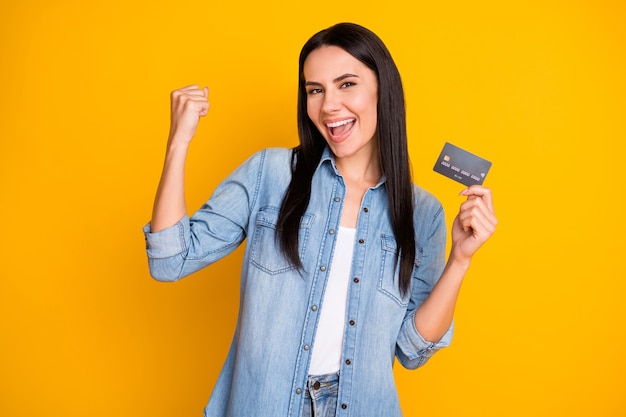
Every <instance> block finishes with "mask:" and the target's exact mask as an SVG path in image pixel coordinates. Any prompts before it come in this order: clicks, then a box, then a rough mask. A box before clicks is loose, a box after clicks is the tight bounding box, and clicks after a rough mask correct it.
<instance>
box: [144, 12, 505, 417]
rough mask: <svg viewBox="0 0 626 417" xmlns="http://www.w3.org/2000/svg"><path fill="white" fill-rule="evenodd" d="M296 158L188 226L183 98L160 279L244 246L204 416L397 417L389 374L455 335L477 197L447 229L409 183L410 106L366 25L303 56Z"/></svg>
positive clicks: (152, 259) (161, 235)
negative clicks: (229, 327)
mask: <svg viewBox="0 0 626 417" xmlns="http://www.w3.org/2000/svg"><path fill="white" fill-rule="evenodd" d="M299 70H300V79H299V90H298V128H299V135H300V145H299V146H298V147H296V148H295V149H266V150H263V151H260V152H258V153H256V154H255V155H253V156H252V157H251V158H250V159H248V161H246V162H245V163H244V164H243V165H241V166H240V167H239V168H238V169H236V170H235V171H234V172H233V173H232V174H231V175H230V176H229V177H228V178H227V179H226V180H225V181H224V182H223V183H222V184H220V185H219V186H218V187H217V189H216V190H215V192H214V194H213V195H212V196H211V198H210V199H209V200H208V202H207V203H206V204H205V205H203V207H202V208H200V210H198V211H197V212H196V213H195V214H194V215H193V216H192V217H191V218H189V217H187V209H186V206H185V197H184V192H183V190H184V175H183V173H184V165H185V159H186V155H187V150H188V146H189V143H190V141H191V140H192V138H193V136H194V134H195V130H196V126H197V124H198V121H199V118H200V117H202V116H204V115H206V114H207V111H208V109H209V102H208V90H207V89H206V88H199V87H198V86H190V87H185V88H182V89H180V90H177V91H174V92H173V93H172V118H171V130H170V134H169V141H168V146H167V153H166V158H165V165H164V169H163V174H162V178H161V181H160V184H159V188H158V191H157V196H156V199H155V204H154V212H153V216H152V221H151V223H150V224H148V225H147V226H146V227H145V229H144V231H145V234H146V241H147V252H148V259H149V265H150V271H151V273H152V275H153V276H154V277H155V278H156V279H158V280H164V281H175V280H178V279H179V278H181V277H183V276H186V275H189V274H191V273H193V272H194V271H197V270H199V269H201V268H203V267H205V266H207V265H209V264H210V263H212V262H215V261H217V260H218V259H220V258H222V257H223V256H225V255H227V254H228V253H230V252H231V251H232V250H233V249H235V248H236V247H237V246H238V245H239V244H240V243H242V242H243V241H244V240H247V243H246V250H245V254H244V261H243V266H242V272H241V297H240V299H241V306H240V310H239V318H238V323H237V328H236V332H235V336H234V339H233V343H232V346H231V349H230V351H229V354H228V357H227V358H226V363H225V364H224V367H223V369H222V372H221V374H220V377H219V379H218V381H217V384H216V386H215V388H214V390H213V393H212V396H211V399H210V401H209V404H208V405H207V407H206V409H205V416H211V417H217V416H220V417H221V416H237V417H249V416H256V417H276V416H296V417H300V416H315V417H327V416H335V415H337V416H353V417H366V416H367V417H370V416H385V417H393V416H400V415H402V412H401V410H400V406H399V401H398V395H397V392H396V387H395V383H394V378H393V371H392V366H393V363H394V360H395V358H397V360H398V361H399V362H400V363H401V364H402V365H403V366H405V367H407V368H411V369H413V368H417V367H419V366H421V365H423V364H424V363H425V362H426V361H427V360H428V359H429V358H430V357H431V356H432V355H433V354H434V353H435V352H436V351H437V350H438V349H440V348H442V347H444V346H447V345H448V344H449V343H450V339H451V336H452V318H453V312H454V308H455V303H456V300H457V297H458V294H459V290H460V287H461V283H462V281H463V277H464V275H465V273H466V271H467V269H468V267H469V264H470V260H471V258H472V256H473V254H474V253H475V252H476V251H477V250H478V248H479V247H480V246H481V245H482V244H483V243H484V242H485V241H486V240H487V239H488V238H489V236H490V235H491V234H492V233H493V232H494V231H495V226H496V223H497V220H496V218H495V215H494V212H493V205H492V202H491V192H490V190H489V189H487V188H484V187H480V186H472V187H469V188H467V189H465V190H463V191H462V192H461V194H462V195H463V196H466V197H467V200H466V201H465V202H464V203H463V204H462V205H461V207H460V211H459V214H458V215H457V217H456V218H455V220H454V224H453V225H452V245H451V252H450V254H449V257H448V260H447V262H446V256H445V252H444V251H445V247H446V244H445V239H446V230H445V224H444V221H445V219H444V214H443V210H442V207H441V205H440V204H439V202H438V201H437V200H436V199H435V198H434V197H433V196H431V195H430V194H428V193H427V192H426V191H424V190H422V189H421V188H419V187H417V186H415V185H413V184H412V182H411V176H410V166H409V158H408V152H407V138H406V121H405V108H404V93H403V90H402V84H401V81H400V75H399V73H398V70H397V68H396V66H395V64H394V62H393V60H392V58H391V56H390V54H389V52H388V50H387V48H386V47H385V46H384V44H383V43H382V41H381V40H380V39H379V38H378V37H377V36H376V35H375V34H373V33H372V32H370V31H369V30H367V29H365V28H363V27H361V26H358V25H355V24H348V23H343V24H338V25H335V26H333V27H331V28H328V29H326V30H323V31H321V32H319V33H317V34H315V35H314V36H313V37H312V38H311V39H310V40H309V41H308V42H307V43H306V44H305V45H304V47H303V49H302V51H301V54H300V66H299Z"/></svg>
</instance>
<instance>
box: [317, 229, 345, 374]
mask: <svg viewBox="0 0 626 417" xmlns="http://www.w3.org/2000/svg"><path fill="white" fill-rule="evenodd" d="M355 236H356V229H352V228H349V227H341V226H339V232H338V234H337V242H336V243H335V251H334V253H333V260H332V262H331V265H330V271H329V276H328V282H327V283H326V290H325V291H324V299H323V301H322V307H321V309H320V318H319V323H318V324H317V330H316V334H315V340H314V341H313V351H312V354H311V364H310V366H309V375H325V374H330V373H335V372H338V371H339V369H340V363H341V351H342V347H343V333H344V330H345V323H346V303H347V298H348V287H349V282H350V269H351V267H352V255H353V251H354V237H355Z"/></svg>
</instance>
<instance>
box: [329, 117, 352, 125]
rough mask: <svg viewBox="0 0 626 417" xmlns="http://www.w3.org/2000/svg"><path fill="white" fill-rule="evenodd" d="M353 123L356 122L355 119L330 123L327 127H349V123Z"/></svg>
mask: <svg viewBox="0 0 626 417" xmlns="http://www.w3.org/2000/svg"><path fill="white" fill-rule="evenodd" d="M352 122H354V119H346V120H342V121H340V122H335V123H328V124H326V126H328V127H339V126H343V125H347V124H348V123H352Z"/></svg>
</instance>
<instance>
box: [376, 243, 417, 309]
mask: <svg viewBox="0 0 626 417" xmlns="http://www.w3.org/2000/svg"><path fill="white" fill-rule="evenodd" d="M380 241H381V251H380V252H381V256H382V257H381V262H380V275H379V277H378V291H380V292H381V293H383V294H384V295H386V296H387V297H389V298H391V299H392V300H393V301H394V302H395V303H397V304H398V305H400V306H401V307H406V306H407V305H408V304H409V300H410V298H411V294H410V293H411V291H410V290H409V291H407V292H406V294H404V295H402V293H401V292H400V287H399V284H398V283H399V280H400V262H399V259H398V244H397V243H396V239H395V238H394V237H393V236H390V235H384V234H383V235H381V238H380Z"/></svg>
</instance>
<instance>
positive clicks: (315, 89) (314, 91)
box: [308, 88, 322, 96]
mask: <svg viewBox="0 0 626 417" xmlns="http://www.w3.org/2000/svg"><path fill="white" fill-rule="evenodd" d="M321 92H322V89H321V88H313V89H311V90H309V91H308V93H309V95H311V96H312V95H314V94H319V93H321Z"/></svg>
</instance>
